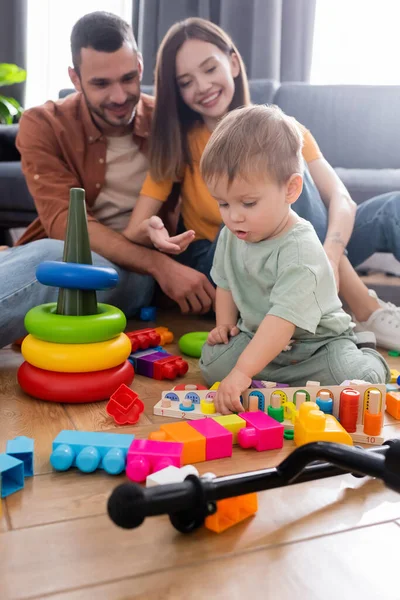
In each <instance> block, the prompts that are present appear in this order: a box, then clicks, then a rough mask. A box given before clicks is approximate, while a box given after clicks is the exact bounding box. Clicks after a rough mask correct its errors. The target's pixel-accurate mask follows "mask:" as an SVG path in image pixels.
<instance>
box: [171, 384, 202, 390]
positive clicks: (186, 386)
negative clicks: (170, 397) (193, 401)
mask: <svg viewBox="0 0 400 600" xmlns="http://www.w3.org/2000/svg"><path fill="white" fill-rule="evenodd" d="M172 389H173V390H177V391H178V392H195V391H196V390H206V389H208V388H206V386H205V385H199V384H197V383H178V385H174V387H173V388H172Z"/></svg>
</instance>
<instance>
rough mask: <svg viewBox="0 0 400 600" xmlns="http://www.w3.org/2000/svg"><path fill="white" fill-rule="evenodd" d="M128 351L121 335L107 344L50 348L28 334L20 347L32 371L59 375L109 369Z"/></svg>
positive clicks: (129, 351)
mask: <svg viewBox="0 0 400 600" xmlns="http://www.w3.org/2000/svg"><path fill="white" fill-rule="evenodd" d="M79 318H81V317H79ZM131 351H132V345H131V342H130V340H129V338H128V336H126V335H125V334H124V333H120V334H119V336H118V337H116V338H113V339H112V340H108V341H107V342H97V343H95V344H54V343H53V342H44V341H43V340H38V339H36V338H35V337H33V336H32V335H30V334H29V335H28V336H26V338H25V339H24V341H23V342H22V346H21V353H22V356H23V357H24V359H25V360H26V361H27V362H28V363H30V364H31V365H33V366H34V367H38V368H39V369H46V370H47V371H61V372H62V373H87V372H88V371H103V370H104V369H111V368H112V367H116V366H118V365H120V364H121V363H122V362H124V361H125V360H126V359H127V358H128V356H129V355H130V353H131Z"/></svg>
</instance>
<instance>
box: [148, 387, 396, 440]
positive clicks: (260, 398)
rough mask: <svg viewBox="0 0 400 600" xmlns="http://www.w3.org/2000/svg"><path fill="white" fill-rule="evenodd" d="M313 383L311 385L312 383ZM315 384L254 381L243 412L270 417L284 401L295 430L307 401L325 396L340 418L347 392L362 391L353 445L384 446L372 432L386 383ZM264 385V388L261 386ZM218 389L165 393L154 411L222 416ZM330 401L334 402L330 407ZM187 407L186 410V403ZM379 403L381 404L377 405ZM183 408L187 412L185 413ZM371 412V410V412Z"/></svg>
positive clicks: (382, 406)
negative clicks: (371, 402)
mask: <svg viewBox="0 0 400 600" xmlns="http://www.w3.org/2000/svg"><path fill="white" fill-rule="evenodd" d="M309 383H310V382H308V384H309ZM312 383H313V385H306V386H304V387H303V388H300V387H299V388H297V387H287V386H283V385H282V384H276V383H274V382H253V383H252V385H254V384H256V385H257V386H258V387H257V388H249V389H248V390H246V391H244V392H243V394H242V397H241V399H242V403H243V409H244V411H245V412H253V411H256V410H261V411H263V412H266V413H267V414H269V413H270V414H272V413H271V412H270V411H269V410H268V408H269V407H270V406H271V407H273V408H275V409H276V408H278V407H276V406H273V405H272V404H271V398H273V401H274V403H275V401H276V399H277V398H278V397H280V398H281V407H283V409H284V420H283V425H284V427H285V429H286V430H289V429H293V427H294V417H295V413H296V410H298V409H299V408H300V406H301V404H303V402H309V401H311V402H315V401H316V400H317V399H318V398H320V401H321V397H322V399H325V400H324V402H326V403H327V405H329V407H330V409H332V413H333V416H334V417H335V418H339V412H340V404H341V399H342V398H344V395H343V392H344V391H346V394H347V390H349V389H351V390H355V391H357V392H359V402H358V412H357V422H356V430H355V432H349V433H350V435H351V437H352V439H353V442H360V443H364V444H382V442H383V439H384V438H383V436H382V432H381V431H380V432H379V434H377V435H373V434H371V433H368V431H377V429H378V424H379V422H380V423H382V418H383V412H384V410H385V398H386V386H385V385H384V384H372V383H367V382H361V381H358V380H354V381H346V382H345V384H344V385H330V386H322V385H317V384H318V382H312ZM261 386H264V387H261ZM375 392H376V393H375ZM215 393H216V390H212V389H211V388H210V389H209V390H198V391H196V392H190V391H189V392H186V391H178V390H170V391H168V392H162V395H161V400H160V401H159V402H157V404H156V405H155V406H154V409H153V412H154V414H155V415H161V416H164V417H175V418H177V419H190V420H194V419H202V418H204V417H208V416H210V417H211V416H218V415H217V413H215V408H214V402H213V399H214V397H215ZM371 393H372V395H373V396H374V397H375V400H374V403H375V404H374V410H377V411H378V413H376V414H378V415H379V416H378V417H374V419H373V420H374V427H373V428H372V425H371V422H372V420H371V418H370V416H369V414H367V415H366V410H367V406H368V401H369V398H370V395H371ZM329 398H330V399H331V400H332V405H331V406H330V403H329ZM184 400H185V402H186V405H185V406H184V407H183V401H184ZM189 400H191V401H192V406H188V404H189ZM377 400H378V402H377ZM182 407H183V408H184V409H185V410H182ZM368 412H369V413H370V412H371V411H368ZM365 418H367V420H368V426H367V430H366V429H365V424H364V421H365Z"/></svg>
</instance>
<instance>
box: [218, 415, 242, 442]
mask: <svg viewBox="0 0 400 600" xmlns="http://www.w3.org/2000/svg"><path fill="white" fill-rule="evenodd" d="M212 418H213V419H214V421H217V423H219V424H220V425H222V427H225V429H227V430H228V431H230V432H231V433H232V435H233V443H234V444H237V443H238V441H237V437H238V433H239V431H240V430H241V429H242V427H246V421H245V420H244V419H242V417H239V415H222V416H221V417H212Z"/></svg>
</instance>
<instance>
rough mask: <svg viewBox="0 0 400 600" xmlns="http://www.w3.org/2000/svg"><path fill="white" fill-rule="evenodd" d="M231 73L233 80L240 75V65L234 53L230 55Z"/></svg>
mask: <svg viewBox="0 0 400 600" xmlns="http://www.w3.org/2000/svg"><path fill="white" fill-rule="evenodd" d="M231 73H232V77H233V78H234V79H235V78H236V77H237V76H238V75H239V74H240V63H239V59H238V56H237V54H236V53H235V52H232V54H231Z"/></svg>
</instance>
